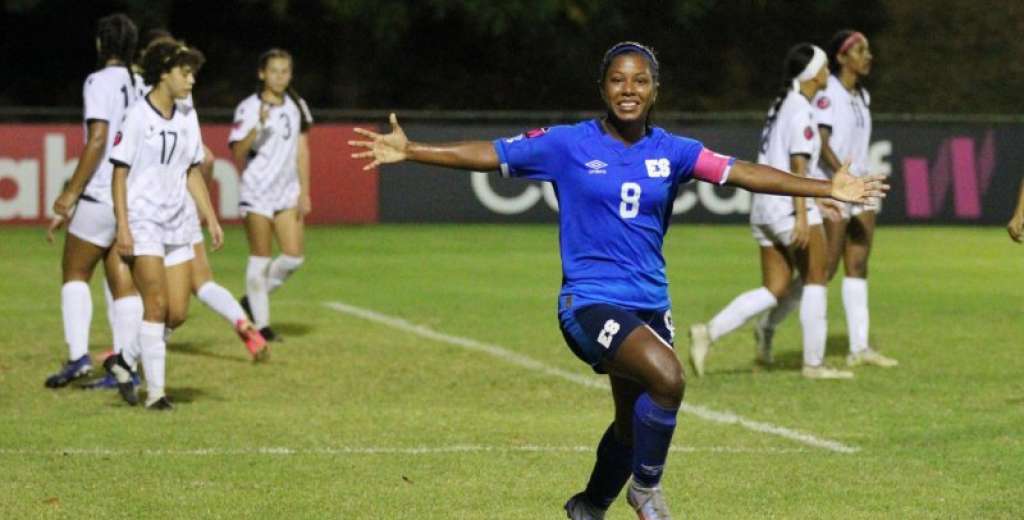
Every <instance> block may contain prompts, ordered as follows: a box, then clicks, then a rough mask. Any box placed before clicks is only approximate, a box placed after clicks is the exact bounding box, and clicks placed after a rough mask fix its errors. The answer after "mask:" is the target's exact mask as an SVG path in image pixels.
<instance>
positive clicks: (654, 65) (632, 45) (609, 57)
mask: <svg viewBox="0 0 1024 520" xmlns="http://www.w3.org/2000/svg"><path fill="white" fill-rule="evenodd" d="M623 54H639V55H640V56H643V58H644V59H645V60H647V65H648V67H649V68H650V69H651V79H652V80H653V81H654V87H655V88H657V87H658V75H659V70H660V67H661V65H660V64H659V63H658V57H657V55H656V54H655V53H654V49H653V48H651V47H648V46H647V45H644V44H642V43H638V42H632V41H622V42H619V43H616V44H615V45H612V46H611V47H609V48H608V50H607V51H605V53H604V58H602V59H601V67H600V69H599V70H598V75H597V84H598V85H604V80H605V76H606V75H607V74H608V68H609V67H611V65H612V61H614V60H615V58H616V57H618V56H621V55H623ZM653 111H654V106H651V107H650V108H649V109H648V110H647V118H646V119H645V120H644V127H645V128H646V130H648V131H649V130H650V129H651V112H653Z"/></svg>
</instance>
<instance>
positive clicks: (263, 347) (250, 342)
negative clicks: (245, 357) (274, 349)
mask: <svg viewBox="0 0 1024 520" xmlns="http://www.w3.org/2000/svg"><path fill="white" fill-rule="evenodd" d="M235 332H236V333H238V337H239V338H241V339H242V341H243V342H245V348H246V349H247V350H248V351H249V354H250V355H252V360H253V361H266V360H267V359H269V358H270V346H269V345H267V340H266V339H264V338H263V335H262V334H260V331H258V330H256V327H254V326H253V325H252V323H251V322H249V321H247V320H238V321H237V322H235Z"/></svg>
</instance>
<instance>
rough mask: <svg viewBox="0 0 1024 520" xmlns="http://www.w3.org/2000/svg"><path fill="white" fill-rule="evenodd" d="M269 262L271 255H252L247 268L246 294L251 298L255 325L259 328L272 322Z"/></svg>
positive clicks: (250, 305) (250, 302) (250, 303)
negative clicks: (268, 273) (268, 277)
mask: <svg viewBox="0 0 1024 520" xmlns="http://www.w3.org/2000/svg"><path fill="white" fill-rule="evenodd" d="M269 264H270V258H269V257H266V256H250V257H249V266H248V267H246V269H245V294H246V296H247V297H248V298H249V309H250V310H252V321H253V322H254V323H253V325H255V326H256V328H257V329H262V328H263V327H266V326H267V325H268V324H269V323H270V297H269V295H268V293H269V289H268V283H267V267H268V265H269Z"/></svg>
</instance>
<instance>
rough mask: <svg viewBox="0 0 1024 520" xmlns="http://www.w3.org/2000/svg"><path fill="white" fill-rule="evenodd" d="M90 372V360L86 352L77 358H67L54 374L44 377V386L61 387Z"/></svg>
mask: <svg viewBox="0 0 1024 520" xmlns="http://www.w3.org/2000/svg"><path fill="white" fill-rule="evenodd" d="M91 373H92V360H90V359H89V354H86V355H84V356H82V357H80V358H78V359H71V360H68V361H67V362H65V363H64V365H63V366H61V367H60V370H58V371H57V373H56V374H53V375H51V376H50V377H48V378H46V388H61V387H64V386H67V384H68V383H70V382H72V381H74V380H76V379H81V378H83V377H85V376H88V375H89V374H91Z"/></svg>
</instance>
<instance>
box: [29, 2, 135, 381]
mask: <svg viewBox="0 0 1024 520" xmlns="http://www.w3.org/2000/svg"><path fill="white" fill-rule="evenodd" d="M137 40H138V32H137V30H136V28H135V24H134V23H132V21H131V19H129V18H128V17H127V16H125V15H123V14H120V13H117V14H112V15H110V16H106V17H104V18H101V19H100V20H99V21H98V22H97V24H96V51H97V53H98V54H99V59H100V63H101V64H102V65H103V68H102V69H100V70H98V71H96V72H94V73H92V74H90V75H89V77H88V78H86V80H85V85H84V87H83V97H84V101H85V115H84V120H85V126H86V144H85V149H84V150H83V152H82V156H81V158H80V159H79V161H78V164H77V165H76V166H75V171H74V173H73V174H72V176H71V180H70V181H69V182H68V184H67V186H66V187H65V188H64V191H63V192H62V193H61V194H60V196H58V197H57V200H56V201H55V202H54V203H53V212H54V213H55V214H56V217H55V218H54V219H53V221H52V222H51V224H50V228H49V230H48V233H47V238H48V239H49V240H52V239H53V232H54V231H55V230H57V229H59V228H60V227H61V226H62V225H64V223H65V222H68V221H70V222H69V224H68V233H67V238H66V239H65V241H64V253H63V260H62V262H61V270H62V272H63V279H64V285H63V286H62V287H61V314H62V316H63V321H64V338H65V341H66V342H67V345H68V351H69V356H68V361H67V362H66V363H64V365H63V366H62V367H61V368H60V370H58V371H57V372H56V373H54V374H53V375H51V376H49V377H47V378H46V386H47V387H49V388H60V387H63V386H66V385H67V384H68V383H70V382H72V381H74V380H76V379H79V378H82V377H85V376H87V375H88V374H89V373H90V372H91V371H92V361H91V360H90V358H89V325H90V323H91V321H92V296H91V294H90V292H89V280H90V278H92V272H93V270H95V268H96V264H97V263H99V261H100V260H103V267H104V272H105V274H106V281H107V285H108V286H109V290H110V291H111V292H112V293H113V294H112V299H113V302H112V303H110V302H108V319H109V320H110V328H111V332H112V334H113V338H114V350H115V351H118V352H119V351H121V350H123V349H124V348H125V347H126V346H127V345H128V343H130V342H131V341H133V340H134V338H135V336H136V334H137V331H138V327H139V324H140V323H141V321H142V300H141V299H140V298H139V295H138V292H136V290H135V286H134V284H133V283H132V277H131V273H130V271H129V270H128V267H127V266H126V265H125V264H124V262H123V261H122V260H121V257H120V256H119V255H117V254H116V253H115V252H113V251H112V249H111V246H112V245H113V243H114V235H115V232H116V223H115V218H114V205H113V201H112V199H111V192H110V184H111V172H112V171H113V165H111V164H110V163H109V161H107V158H108V156H109V155H110V149H111V146H112V145H113V141H114V136H115V135H116V134H117V133H118V131H119V130H120V128H121V124H122V123H121V122H122V119H123V118H124V114H125V112H126V111H127V110H128V107H130V106H131V105H132V104H134V103H135V101H136V100H137V99H138V98H139V97H140V96H141V89H142V78H140V77H138V76H137V75H135V74H133V73H132V72H131V68H130V67H131V60H132V57H133V56H134V54H135V44H136V41H137Z"/></svg>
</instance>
